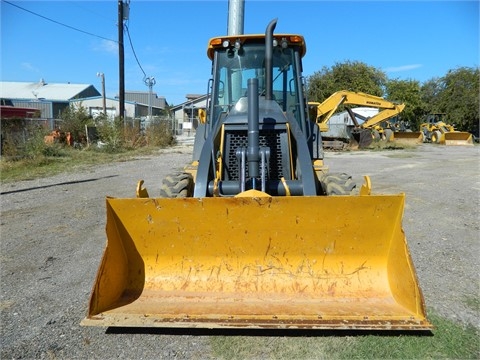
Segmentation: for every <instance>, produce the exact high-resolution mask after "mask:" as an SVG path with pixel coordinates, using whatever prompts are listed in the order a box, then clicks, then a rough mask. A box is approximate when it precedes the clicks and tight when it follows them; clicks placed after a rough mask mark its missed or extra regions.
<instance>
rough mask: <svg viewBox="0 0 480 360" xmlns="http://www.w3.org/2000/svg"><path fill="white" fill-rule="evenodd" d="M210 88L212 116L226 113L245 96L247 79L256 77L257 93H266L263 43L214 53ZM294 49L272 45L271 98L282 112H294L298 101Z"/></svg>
mask: <svg viewBox="0 0 480 360" xmlns="http://www.w3.org/2000/svg"><path fill="white" fill-rule="evenodd" d="M215 64H216V65H215V70H214V74H213V76H214V78H215V81H214V82H213V83H214V84H215V88H214V89H212V101H213V109H212V110H213V119H214V121H216V120H217V119H218V118H219V116H220V114H221V113H228V112H229V111H230V109H231V108H232V106H233V105H235V103H236V102H237V101H238V100H239V99H240V98H241V97H245V96H247V81H248V79H251V78H257V79H258V87H259V93H260V95H265V85H266V84H265V45H264V44H245V45H244V46H243V47H242V48H240V49H235V48H227V49H221V50H218V51H217V52H216V62H215ZM296 72H297V70H296V66H295V57H294V49H292V48H286V49H282V48H281V47H278V46H277V47H275V48H274V51H273V93H272V94H273V100H275V101H276V102H277V103H278V104H279V105H280V107H281V108H282V110H283V111H284V112H288V111H290V112H294V110H295V107H296V106H297V104H298V99H297V94H298V91H297V82H296V81H295V79H296V76H297V75H296Z"/></svg>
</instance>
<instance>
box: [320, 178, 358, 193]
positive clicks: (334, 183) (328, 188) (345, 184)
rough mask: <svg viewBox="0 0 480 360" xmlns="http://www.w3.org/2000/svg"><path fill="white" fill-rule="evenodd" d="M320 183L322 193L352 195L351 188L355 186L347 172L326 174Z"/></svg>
mask: <svg viewBox="0 0 480 360" xmlns="http://www.w3.org/2000/svg"><path fill="white" fill-rule="evenodd" d="M320 183H321V185H322V189H323V193H324V195H327V196H330V195H352V193H353V190H354V189H355V187H356V186H357V185H356V184H355V183H354V182H353V180H352V177H351V176H350V175H348V174H344V173H342V174H326V175H324V176H323V177H322V178H321V180H320Z"/></svg>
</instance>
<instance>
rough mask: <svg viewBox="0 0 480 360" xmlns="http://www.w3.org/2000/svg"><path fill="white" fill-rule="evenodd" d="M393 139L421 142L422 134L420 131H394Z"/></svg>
mask: <svg viewBox="0 0 480 360" xmlns="http://www.w3.org/2000/svg"><path fill="white" fill-rule="evenodd" d="M392 140H393V141H398V142H405V143H414V144H421V143H422V142H423V135H422V133H421V132H420V131H396V132H394V133H393V138H392Z"/></svg>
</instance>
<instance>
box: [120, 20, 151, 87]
mask: <svg viewBox="0 0 480 360" xmlns="http://www.w3.org/2000/svg"><path fill="white" fill-rule="evenodd" d="M125 30H127V36H128V41H129V42H130V47H131V48H132V52H133V56H134V57H135V60H137V64H138V66H139V67H140V70H142V72H143V77H144V78H146V77H147V74H145V71H143V68H142V65H140V61H138V58H137V54H136V53H135V49H134V48H133V44H132V38H131V37H130V31H129V30H128V26H127V24H125Z"/></svg>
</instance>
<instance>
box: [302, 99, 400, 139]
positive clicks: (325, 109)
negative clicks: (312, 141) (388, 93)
mask: <svg viewBox="0 0 480 360" xmlns="http://www.w3.org/2000/svg"><path fill="white" fill-rule="evenodd" d="M308 105H309V108H310V110H311V113H313V115H314V116H313V117H314V118H315V119H316V120H315V121H316V123H317V125H318V126H319V128H320V131H322V132H326V131H328V125H327V124H328V121H329V120H330V118H331V117H332V115H333V114H334V113H335V111H336V110H337V109H338V107H339V106H340V105H359V106H368V107H375V108H379V109H383V110H382V111H380V112H379V113H378V114H377V115H375V116H373V117H371V118H369V119H368V120H367V121H365V122H364V123H363V124H362V125H361V128H371V127H373V126H375V125H376V124H378V123H380V122H382V121H385V120H387V119H389V118H391V117H393V116H395V115H398V114H399V113H401V112H402V111H403V109H404V108H405V104H395V103H393V102H390V101H387V100H385V99H384V98H382V97H379V96H375V95H370V94H366V93H362V92H353V91H347V90H341V91H337V92H335V93H333V94H332V95H330V97H328V98H327V99H326V100H325V101H324V102H322V103H318V102H309V103H308Z"/></svg>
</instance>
